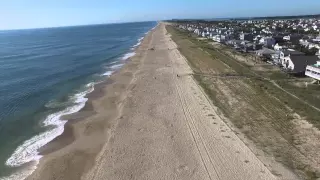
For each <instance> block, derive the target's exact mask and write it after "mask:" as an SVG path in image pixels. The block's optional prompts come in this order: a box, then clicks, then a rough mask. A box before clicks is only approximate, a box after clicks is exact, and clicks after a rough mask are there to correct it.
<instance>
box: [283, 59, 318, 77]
mask: <svg viewBox="0 0 320 180" xmlns="http://www.w3.org/2000/svg"><path fill="white" fill-rule="evenodd" d="M317 61H319V58H318V56H305V55H302V56H288V57H286V58H285V62H284V68H285V69H287V70H288V71H289V72H290V73H294V74H298V75H304V74H305V71H306V67H307V66H308V65H313V64H316V63H317Z"/></svg>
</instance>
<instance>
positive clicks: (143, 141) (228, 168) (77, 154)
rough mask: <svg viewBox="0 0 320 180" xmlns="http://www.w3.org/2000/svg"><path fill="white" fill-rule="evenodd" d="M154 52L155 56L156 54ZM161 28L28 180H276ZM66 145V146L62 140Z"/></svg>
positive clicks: (152, 35)
mask: <svg viewBox="0 0 320 180" xmlns="http://www.w3.org/2000/svg"><path fill="white" fill-rule="evenodd" d="M152 48H153V50H151V49H152ZM190 74H192V70H191V69H190V67H189V66H188V64H187V62H186V60H185V58H184V57H183V56H182V55H181V54H180V53H179V51H178V50H177V47H176V44H175V43H174V42H173V41H171V39H170V36H169V35H168V34H167V32H166V30H165V24H163V23H160V24H159V25H158V26H157V28H156V29H155V30H153V31H152V32H150V33H149V34H148V35H147V36H146V38H145V39H144V40H143V42H142V44H141V45H140V47H139V49H138V50H137V54H136V56H134V57H133V58H132V59H131V61H130V62H128V63H127V64H126V65H125V66H124V67H123V68H122V69H121V70H120V71H119V72H117V73H115V74H114V75H113V76H112V77H111V80H112V82H111V83H108V84H106V85H105V86H103V88H101V89H100V90H98V91H95V92H94V93H98V95H97V97H95V98H94V99H93V100H91V101H90V102H89V104H90V108H87V109H86V112H90V111H91V112H94V113H90V116H89V117H86V118H85V119H84V120H81V121H80V120H72V121H70V122H69V126H71V127H72V128H68V129H71V130H72V133H71V134H73V139H74V140H73V142H72V143H69V145H67V146H65V145H64V147H61V149H59V150H55V151H54V152H52V153H49V154H48V155H47V156H45V158H43V159H42V160H41V162H40V166H39V168H38V169H37V171H36V172H35V173H34V174H33V175H32V176H31V177H30V178H29V179H41V180H43V179H85V180H105V179H110V180H120V179H121V180H128V179H138V180H143V179H152V180H157V179H159V180H160V179H162V180H163V179H181V180H187V179H194V180H200V179H201V180H205V179H208V180H240V179H241V180H260V179H265V180H272V179H277V178H276V177H275V176H274V175H273V174H272V173H271V172H270V171H269V170H268V169H267V167H265V166H264V164H263V163H262V162H261V161H260V160H259V159H258V158H257V157H256V156H255V155H254V154H253V153H252V152H251V150H250V149H249V148H248V147H247V146H246V145H245V144H244V143H243V142H242V141H241V140H240V139H239V138H238V136H237V135H236V134H235V133H234V132H233V131H232V130H231V129H230V127H229V126H228V125H227V124H226V123H225V122H224V121H223V120H222V119H221V117H220V116H219V113H217V112H218V111H217V108H216V107H215V106H214V105H212V104H211V102H210V101H209V100H208V98H207V96H206V95H205V93H204V92H203V91H202V89H201V88H200V87H199V86H198V84H197V83H196V82H195V80H194V79H193V77H192V76H191V75H190ZM57 141H59V140H57Z"/></svg>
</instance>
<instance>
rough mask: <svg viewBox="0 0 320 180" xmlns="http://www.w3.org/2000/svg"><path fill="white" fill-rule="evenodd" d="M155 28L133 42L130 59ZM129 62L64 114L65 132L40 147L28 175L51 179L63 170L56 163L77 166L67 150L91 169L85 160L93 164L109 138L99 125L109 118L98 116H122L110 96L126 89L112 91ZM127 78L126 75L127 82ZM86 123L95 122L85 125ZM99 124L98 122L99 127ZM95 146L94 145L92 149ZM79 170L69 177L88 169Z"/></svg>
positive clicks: (66, 166)
mask: <svg viewBox="0 0 320 180" xmlns="http://www.w3.org/2000/svg"><path fill="white" fill-rule="evenodd" d="M153 29H154V28H153ZM153 29H151V30H150V31H149V32H148V34H146V35H145V36H144V37H143V38H140V39H139V40H138V43H137V44H136V45H134V46H133V48H134V49H131V50H133V51H132V52H131V53H127V55H125V56H124V58H125V59H126V60H127V59H131V58H134V57H135V56H137V55H136V54H137V53H139V49H140V46H141V45H142V44H143V43H144V41H145V40H144V39H145V37H146V36H149V34H150V32H152V30H153ZM123 60H124V59H123ZM129 64H131V60H129V61H128V62H125V63H124V64H123V66H124V67H123V68H120V67H119V68H118V69H117V70H115V71H114V72H112V73H110V74H108V76H109V77H107V78H106V79H105V80H104V81H103V82H101V83H98V84H96V85H94V90H93V91H92V92H91V93H89V94H87V95H86V96H85V97H86V98H88V101H87V102H86V104H85V106H84V107H83V108H82V109H81V110H80V111H78V112H76V113H74V114H70V115H66V116H63V118H64V119H68V121H67V123H66V124H65V126H64V131H63V133H62V134H61V135H60V136H58V137H56V138H55V139H54V140H53V141H51V142H50V143H48V144H46V145H45V146H43V147H42V148H41V149H40V154H41V155H43V156H44V157H43V158H41V160H40V163H39V164H38V166H37V169H36V170H35V171H34V172H33V173H32V174H31V175H30V176H29V177H27V179H43V177H47V178H49V179H50V176H48V174H52V172H55V171H59V167H56V165H58V166H61V167H63V168H67V169H73V168H72V167H68V165H66V164H65V160H66V159H65V157H64V156H65V155H67V154H69V155H67V156H71V157H72V160H71V159H70V161H73V160H75V161H76V160H79V161H82V160H83V161H84V162H82V163H79V166H77V167H76V169H78V168H81V169H82V168H85V169H86V171H87V170H89V169H90V168H89V167H87V166H85V165H84V164H85V162H89V164H91V163H93V162H94V160H95V157H96V155H97V153H99V152H100V148H101V146H102V145H103V144H104V143H105V142H106V141H107V139H106V138H105V137H104V133H105V132H104V131H105V129H99V126H103V125H102V124H101V123H107V122H106V120H105V119H103V120H99V118H98V119H96V117H97V116H102V117H104V118H105V117H109V118H108V119H109V120H110V121H113V120H116V119H117V118H118V116H119V109H118V108H119V107H118V106H117V105H116V104H114V101H112V100H111V99H110V98H111V97H109V96H113V94H114V93H115V92H121V91H124V90H125V89H123V88H120V87H119V89H118V88H117V89H118V90H114V91H113V90H112V91H111V90H110V88H111V89H113V84H114V83H115V82H119V81H118V80H116V77H119V76H120V77H121V74H122V73H123V71H124V69H126V66H128V65H129ZM127 80H129V79H127ZM127 80H124V79H123V81H124V82H125V81H127ZM120 82H121V81H120ZM119 98H120V97H119ZM99 103H106V105H105V106H108V107H109V108H108V109H106V110H103V112H101V110H102V109H101V108H104V107H105V106H102V107H101V106H98V105H97V104H99ZM83 123H88V124H92V125H85V124H83ZM98 124H101V125H98ZM96 125H98V126H97V127H95V126H96ZM79 126H80V127H79ZM92 126H94V127H92ZM83 127H84V128H86V129H87V130H84V132H82V133H80V132H81V131H83V129H82V128H83ZM91 128H94V129H95V130H94V131H92V130H90V129H91ZM97 128H98V129H97ZM106 129H108V128H106ZM88 131H90V132H88ZM87 133H89V134H91V133H93V135H89V134H87ZM85 136H93V137H94V136H99V140H98V139H97V140H96V141H95V142H91V144H90V143H88V142H82V141H86V140H85V139H86V137H85ZM93 139H96V138H93ZM92 143H93V144H92ZM91 147H92V148H94V149H91ZM78 148H89V149H91V150H89V149H87V150H85V151H84V152H88V154H87V155H84V154H83V155H80V156H79V155H78V154H77V149H78ZM52 159H56V160H57V161H58V163H56V162H55V161H52ZM59 162H60V163H59ZM84 166H85V167H84ZM77 172H78V173H70V174H72V177H70V178H69V179H74V178H75V176H77V175H81V173H84V172H83V170H79V171H78V170H77ZM67 179H68V178H67Z"/></svg>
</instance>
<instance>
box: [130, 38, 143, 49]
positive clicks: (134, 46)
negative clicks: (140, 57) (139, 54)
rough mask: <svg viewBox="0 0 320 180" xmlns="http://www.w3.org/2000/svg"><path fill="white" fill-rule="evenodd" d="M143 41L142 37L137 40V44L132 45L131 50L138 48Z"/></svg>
mask: <svg viewBox="0 0 320 180" xmlns="http://www.w3.org/2000/svg"><path fill="white" fill-rule="evenodd" d="M143 39H144V37H141V38H139V39H138V42H137V44H135V45H133V46H132V48H131V50H134V49H135V48H136V47H138V46H139V45H140V44H141V42H142V40H143Z"/></svg>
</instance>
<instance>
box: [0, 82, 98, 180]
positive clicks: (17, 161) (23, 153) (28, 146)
mask: <svg viewBox="0 0 320 180" xmlns="http://www.w3.org/2000/svg"><path fill="white" fill-rule="evenodd" d="M86 88H87V89H86V90H85V91H83V92H80V93H77V94H75V95H74V96H72V97H71V99H73V100H74V105H73V106H71V107H68V108H66V109H64V110H62V111H59V112H57V113H54V114H51V115H49V116H47V118H46V119H45V120H44V121H43V125H44V126H45V127H48V126H50V127H51V126H52V129H51V130H49V131H46V132H44V133H41V134H39V135H36V136H34V137H32V138H31V139H29V140H27V141H25V142H24V143H23V144H22V145H21V146H19V147H18V148H17V149H16V150H15V151H14V153H13V154H12V155H11V157H10V158H9V159H8V160H7V161H6V165H7V166H11V167H19V166H21V165H24V164H26V163H29V162H33V166H32V167H28V168H27V169H25V170H23V171H21V172H17V173H15V174H13V175H11V176H9V177H4V178H1V179H0V180H7V179H8V180H9V179H10V180H16V179H17V180H18V179H19V180H21V179H25V178H26V177H27V176H29V175H30V174H31V173H32V172H33V171H34V170H35V169H36V166H37V164H38V163H39V160H40V158H41V157H42V156H41V155H39V151H38V150H39V149H40V148H41V147H43V146H44V145H46V144H47V143H49V142H50V141H52V140H53V139H54V138H56V137H57V136H59V135H61V134H62V133H63V130H64V125H65V123H66V122H67V121H66V120H63V119H62V118H61V117H62V116H64V115H68V114H73V113H75V112H78V111H80V110H81V109H82V108H83V107H84V106H85V103H86V101H87V100H88V99H87V98H86V97H85V96H86V94H88V93H91V92H92V91H93V90H94V83H89V84H87V85H86Z"/></svg>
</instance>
